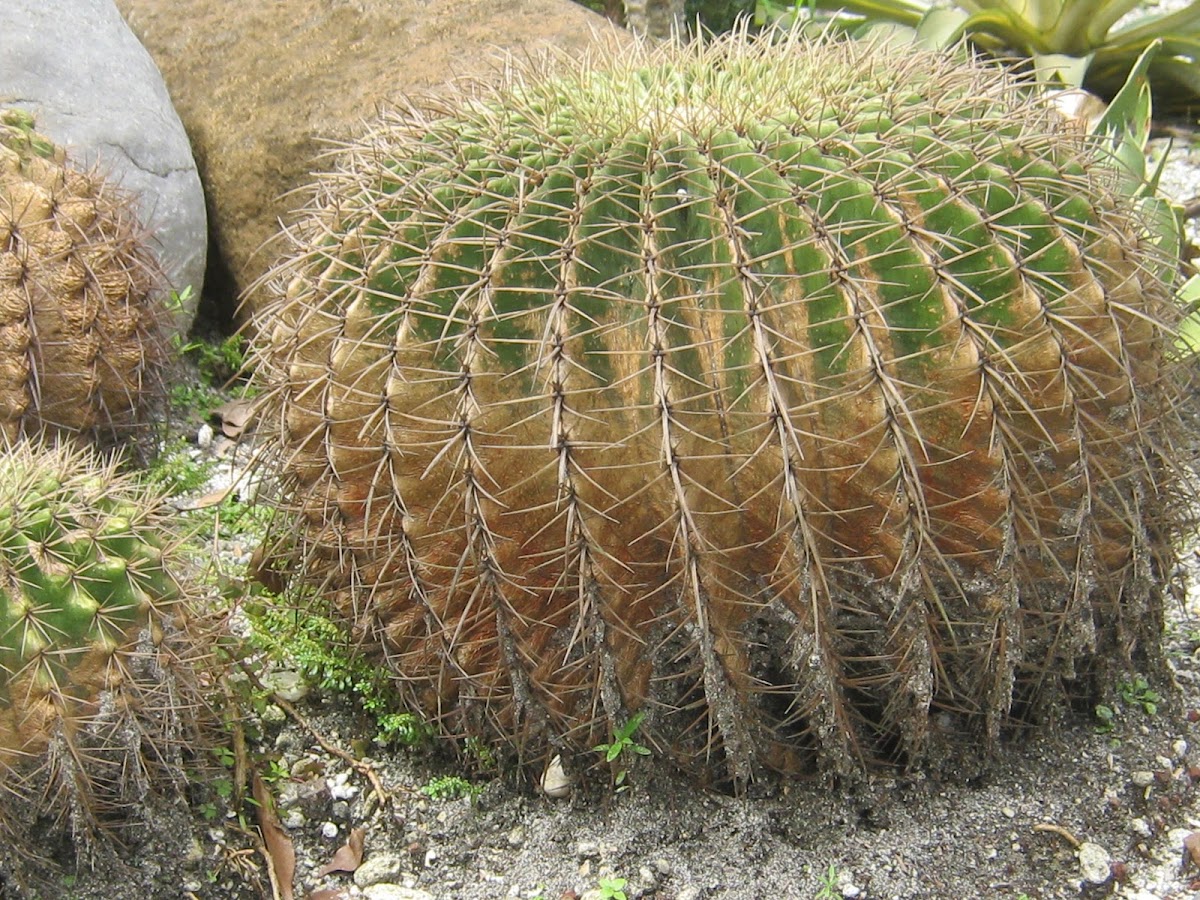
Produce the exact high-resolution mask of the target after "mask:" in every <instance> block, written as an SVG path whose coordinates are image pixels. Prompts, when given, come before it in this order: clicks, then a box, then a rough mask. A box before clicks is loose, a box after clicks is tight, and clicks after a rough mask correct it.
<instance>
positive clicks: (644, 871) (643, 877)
mask: <svg viewBox="0 0 1200 900" xmlns="http://www.w3.org/2000/svg"><path fill="white" fill-rule="evenodd" d="M638 881H640V882H641V883H642V884H644V885H645V886H646V887H648V888H656V887H658V879H657V878H656V877H655V875H654V870H653V869H651V868H649V867H648V866H641V867H640V868H639V869H638Z"/></svg>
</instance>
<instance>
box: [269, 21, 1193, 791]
mask: <svg viewBox="0 0 1200 900" xmlns="http://www.w3.org/2000/svg"><path fill="white" fill-rule="evenodd" d="M1120 183H1121V179H1120V177H1119V175H1118V173H1117V169H1116V164H1115V163H1114V162H1112V161H1111V159H1110V158H1109V157H1108V156H1107V155H1106V153H1105V152H1104V151H1103V150H1102V149H1101V148H1100V147H1099V146H1098V145H1097V144H1096V143H1094V142H1093V140H1092V139H1090V138H1088V137H1085V136H1082V135H1080V134H1078V133H1077V131H1076V130H1074V129H1072V128H1071V127H1070V126H1069V125H1067V124H1065V123H1063V122H1061V121H1060V120H1059V118H1058V116H1057V114H1056V113H1054V112H1053V111H1052V110H1050V109H1048V108H1047V107H1046V106H1044V105H1043V104H1041V103H1040V102H1037V101H1034V100H1031V99H1029V98H1028V96H1027V94H1026V93H1025V92H1024V90H1023V89H1022V86H1021V85H1020V84H1018V83H1016V82H1014V81H1013V80H1012V79H1011V78H1010V77H1009V76H1006V75H1005V74H1003V73H1002V72H1000V71H999V70H996V69H983V68H977V67H974V66H970V65H967V64H965V63H960V62H956V61H952V60H950V59H948V58H945V57H941V56H935V55H932V54H926V53H923V52H918V51H915V50H913V49H911V48H907V47H906V48H903V49H897V48H893V47H891V46H889V45H887V44H881V43H838V42H832V41H823V42H810V41H808V40H806V39H804V38H801V37H798V36H793V37H790V38H788V39H785V40H782V41H777V42H774V43H772V42H768V41H765V40H762V41H755V40H748V39H746V38H744V37H739V38H732V39H729V40H725V41H721V42H717V43H716V44H714V45H712V46H709V47H707V48H680V47H672V48H668V49H659V50H650V49H646V48H639V49H636V50H634V51H631V52H629V53H627V54H625V55H622V56H619V57H618V58H614V59H611V60H606V61H600V62H589V63H578V64H572V65H567V66H565V70H564V69H559V70H557V71H555V72H554V73H552V74H547V73H544V72H537V71H534V72H523V73H518V74H512V75H510V76H509V77H507V78H506V80H505V81H504V82H503V83H502V84H501V85H499V86H498V87H495V88H493V89H485V90H481V92H480V93H479V94H478V95H477V96H474V97H469V98H463V99H458V100H454V101H450V102H448V103H446V104H445V105H442V106H437V107H432V108H428V109H418V108H413V109H410V110H406V111H404V112H402V113H400V114H397V115H396V116H394V117H391V118H387V119H384V120H383V121H381V122H380V123H379V124H378V126H377V127H376V128H375V129H374V130H373V131H372V132H371V133H370V134H368V135H367V136H366V137H365V138H364V139H363V140H362V142H361V143H359V144H357V145H354V146H351V147H350V148H349V149H348V150H346V152H345V153H344V154H343V156H342V157H341V161H340V165H339V166H338V167H337V168H336V171H334V172H332V173H331V174H329V175H328V176H326V177H324V178H323V179H321V181H320V182H319V184H318V188H317V192H316V196H315V200H314V202H313V203H312V206H311V209H310V210H309V215H308V217H307V218H306V219H305V220H304V222H302V224H301V225H299V226H298V227H297V228H296V229H295V232H294V236H295V239H296V242H297V248H298V249H297V252H296V254H295V255H294V257H293V258H292V259H290V260H289V261H288V262H286V263H285V264H284V265H283V266H282V268H281V269H280V271H279V272H278V275H279V278H278V284H279V293H278V295H277V297H276V299H275V301H274V303H273V304H272V305H271V306H270V307H269V308H268V309H266V310H265V311H264V312H263V313H262V314H261V315H260V317H259V320H258V322H257V328H258V333H259V335H260V339H259V346H258V348H257V354H258V360H259V363H260V366H261V372H262V374H263V377H264V379H265V383H266V384H267V386H268V388H269V390H268V392H267V394H266V401H265V405H264V410H265V415H264V419H265V421H266V422H267V424H268V426H270V427H271V428H273V437H272V439H271V444H270V446H271V448H272V451H273V452H272V454H271V457H270V462H271V465H272V466H273V467H276V468H277V470H278V471H279V472H280V473H281V477H280V497H279V499H280V505H281V508H282V509H283V511H284V514H285V517H284V520H283V521H284V527H283V529H282V531H283V533H284V534H285V537H286V541H287V543H286V544H285V545H281V546H279V547H277V548H275V549H276V552H277V553H280V554H283V559H282V560H277V561H276V567H277V568H279V569H280V570H281V571H284V572H287V573H288V574H289V575H290V577H291V580H292V583H293V584H295V585H298V586H300V587H303V588H305V589H308V590H312V589H316V590H318V591H322V592H324V593H325V594H326V595H327V596H328V597H329V598H330V600H331V601H332V603H333V605H334V606H335V607H336V609H337V610H339V611H340V612H341V614H342V615H343V616H344V617H345V618H346V620H347V621H349V622H350V623H352V624H353V625H354V627H355V628H356V629H357V632H358V634H359V636H360V638H361V639H362V641H363V642H364V645H366V646H371V647H374V648H375V650H376V652H377V653H378V655H379V657H380V658H382V659H385V660H386V662H387V664H388V665H390V666H391V667H392V669H393V671H394V672H395V675H396V678H397V680H398V681H399V683H400V684H401V685H402V686H403V687H404V688H405V690H406V691H407V695H408V696H409V697H410V698H411V702H412V704H413V705H414V706H415V707H416V708H418V709H420V710H422V711H423V712H424V713H425V714H426V715H427V716H428V717H430V718H431V719H432V720H433V721H434V722H436V723H437V724H438V725H439V726H440V727H441V728H442V729H443V730H444V731H445V732H446V733H447V734H450V735H455V736H462V735H469V736H476V737H494V738H497V739H498V740H500V741H502V742H504V741H507V742H512V743H514V744H516V745H518V746H520V747H522V748H523V750H524V751H525V754H526V758H531V757H532V758H537V757H538V756H541V755H545V754H549V753H553V752H558V751H562V750H572V749H573V750H587V748H590V747H591V746H592V745H594V744H596V743H598V742H600V741H603V740H605V739H606V738H607V737H608V736H609V734H610V733H611V730H612V729H613V728H615V727H619V726H620V725H622V724H623V723H625V722H626V721H627V720H628V719H629V718H630V717H631V716H632V715H633V714H635V713H638V712H640V713H643V714H644V718H643V719H642V725H641V731H640V735H641V740H642V742H643V743H646V744H649V745H650V746H651V747H653V748H655V750H656V751H657V752H659V753H662V754H663V755H669V756H672V757H673V758H675V759H677V760H679V761H680V762H682V763H683V764H684V765H687V766H689V767H694V768H696V769H698V770H701V771H703V772H705V773H707V774H710V775H712V776H714V777H717V778H723V777H733V778H735V779H739V780H740V779H744V778H747V777H751V776H752V775H753V773H754V771H755V769H756V767H766V768H768V769H774V770H779V771H784V772H793V771H802V770H805V769H809V768H812V767H813V766H814V765H816V766H824V767H826V768H829V769H832V770H837V771H843V770H848V769H854V768H856V767H858V766H861V765H868V766H869V765H873V764H881V763H883V764H893V763H904V764H913V763H916V762H918V761H920V760H921V759H922V758H924V757H926V756H927V755H928V754H930V753H937V754H942V753H945V752H953V750H954V747H955V746H957V744H956V738H961V737H967V738H970V739H971V741H972V742H973V746H971V749H970V750H969V751H968V752H969V753H970V754H971V755H974V756H978V755H979V752H980V751H979V746H980V743H979V741H980V740H981V739H982V741H983V743H985V744H986V743H993V742H994V741H995V739H996V737H997V735H998V734H999V733H1000V731H1001V728H1002V726H1003V725H1004V724H1005V723H1006V722H1007V721H1010V720H1011V719H1012V718H1014V717H1022V718H1026V717H1031V716H1036V715H1037V711H1038V710H1039V709H1041V708H1043V707H1044V706H1045V705H1046V704H1050V703H1054V702H1056V701H1057V700H1059V699H1060V698H1061V697H1062V696H1063V694H1064V692H1069V693H1084V694H1086V693H1087V692H1088V691H1089V690H1090V688H1091V685H1090V684H1089V681H1088V673H1089V672H1094V671H1095V670H1096V669H1097V667H1098V666H1101V665H1104V664H1106V663H1107V662H1108V661H1109V660H1116V661H1118V662H1120V661H1127V660H1128V658H1129V654H1130V653H1132V652H1135V651H1136V652H1140V653H1144V654H1147V655H1149V656H1151V657H1153V656H1154V654H1155V652H1156V650H1157V647H1158V643H1159V636H1158V628H1159V626H1160V618H1161V611H1162V602H1163V591H1164V582H1165V580H1166V579H1167V577H1168V574H1169V573H1170V572H1171V571H1172V567H1173V564H1174V561H1175V554H1176V550H1175V546H1176V544H1175V541H1176V539H1177V538H1178V535H1179V534H1180V532H1181V530H1182V528H1183V525H1184V522H1183V514H1182V512H1181V505H1180V503H1179V479H1180V478H1181V477H1182V475H1181V474H1180V471H1179V468H1178V467H1177V466H1176V465H1175V461H1174V459H1173V458H1172V453H1173V450H1172V448H1173V446H1174V441H1175V437H1176V428H1177V417H1176V415H1175V412H1176V407H1177V403H1178V387H1177V380H1176V378H1175V377H1174V375H1173V373H1172V368H1173V367H1172V363H1171V362H1170V352H1171V347H1172V337H1171V335H1172V328H1173V322H1174V320H1175V317H1176V312H1175V309H1174V307H1173V305H1172V284H1171V280H1172V277H1173V274H1172V273H1173V271H1174V265H1175V261H1173V260H1169V259H1165V258H1162V256H1161V255H1160V253H1159V252H1158V251H1157V250H1156V249H1155V246H1154V243H1153V241H1152V240H1151V237H1150V234H1149V231H1150V229H1149V226H1148V224H1147V223H1146V222H1144V221H1143V220H1142V218H1141V217H1140V214H1139V212H1138V209H1137V206H1136V204H1135V202H1134V201H1132V200H1131V199H1130V198H1128V197H1127V196H1126V195H1125V194H1123V193H1122V190H1121V188H1120ZM288 554H290V556H289V555H288Z"/></svg>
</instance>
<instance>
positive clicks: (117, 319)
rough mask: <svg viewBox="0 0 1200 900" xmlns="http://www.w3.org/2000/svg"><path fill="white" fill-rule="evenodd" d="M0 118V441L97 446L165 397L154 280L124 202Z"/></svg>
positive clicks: (17, 121) (124, 432) (28, 123)
mask: <svg viewBox="0 0 1200 900" xmlns="http://www.w3.org/2000/svg"><path fill="white" fill-rule="evenodd" d="M33 125H34V123H33V120H32V119H31V118H30V117H29V116H28V115H27V114H26V113H24V112H21V111H19V110H3V111H0V434H3V435H4V436H5V437H6V438H8V439H10V440H11V439H13V438H15V437H16V436H17V435H18V434H21V433H38V432H44V431H48V432H51V433H55V434H61V435H67V434H70V435H76V434H78V435H84V436H86V437H89V438H93V439H96V440H99V441H100V442H102V443H108V442H112V441H115V440H119V439H124V438H126V437H129V436H130V435H131V433H133V432H135V431H136V430H138V429H139V428H141V427H142V426H145V425H147V424H148V423H149V422H151V421H153V418H154V414H155V412H156V409H157V406H158V405H161V401H162V399H163V396H164V390H163V385H162V372H163V369H164V367H165V364H166V361H167V352H166V346H167V344H166V340H167V338H166V335H167V332H166V325H167V324H168V323H167V320H166V315H167V313H166V310H165V308H164V306H163V304H162V292H161V290H160V287H161V278H160V277H159V274H158V270H157V268H156V263H155V261H154V257H153V255H152V254H151V253H150V251H149V244H148V237H147V235H146V234H145V232H144V231H142V229H141V228H140V226H139V225H138V223H137V220H136V217H135V214H134V207H133V204H132V200H131V199H130V198H129V197H128V196H126V195H124V194H121V193H120V192H119V191H117V190H116V189H115V188H114V187H113V186H112V184H110V183H109V182H107V181H106V180H105V179H104V178H103V177H101V176H100V175H99V174H98V173H89V172H84V171H82V170H79V169H76V168H74V167H73V166H72V165H71V164H70V163H69V162H68V161H67V159H66V154H65V152H64V151H63V150H62V149H61V148H59V147H56V146H55V145H54V144H52V143H51V142H50V141H49V140H47V139H46V138H44V137H43V136H41V135H39V134H38V133H37V132H35V131H34V130H33Z"/></svg>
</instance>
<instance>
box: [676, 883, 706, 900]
mask: <svg viewBox="0 0 1200 900" xmlns="http://www.w3.org/2000/svg"><path fill="white" fill-rule="evenodd" d="M703 896H704V895H703V894H701V893H700V888H698V887H693V886H691V885H688V886H687V887H685V888H680V890H679V894H678V897H677V900H700V898H701V897H703Z"/></svg>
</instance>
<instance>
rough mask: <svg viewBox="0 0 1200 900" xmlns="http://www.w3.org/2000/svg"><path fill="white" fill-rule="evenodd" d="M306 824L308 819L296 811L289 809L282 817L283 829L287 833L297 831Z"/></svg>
mask: <svg viewBox="0 0 1200 900" xmlns="http://www.w3.org/2000/svg"><path fill="white" fill-rule="evenodd" d="M307 824H308V819H307V818H306V817H305V815H304V813H302V812H300V810H298V809H289V810H288V811H287V815H285V816H284V817H283V827H284V828H286V829H287V830H288V831H299V830H300V829H301V828H303V827H304V826H305V825H307Z"/></svg>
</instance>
